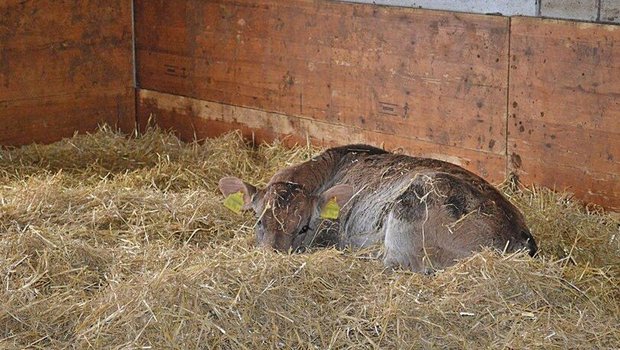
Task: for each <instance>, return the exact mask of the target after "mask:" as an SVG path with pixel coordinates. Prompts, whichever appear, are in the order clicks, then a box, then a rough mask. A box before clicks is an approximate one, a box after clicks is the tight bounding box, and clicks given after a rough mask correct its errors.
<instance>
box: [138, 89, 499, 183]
mask: <svg viewBox="0 0 620 350" xmlns="http://www.w3.org/2000/svg"><path fill="white" fill-rule="evenodd" d="M150 118H152V120H153V121H154V122H156V123H157V125H159V126H160V127H163V128H165V129H170V130H173V131H174V132H176V133H177V135H179V136H180V137H181V138H182V139H183V140H186V141H191V140H194V139H195V138H198V139H202V138H206V137H216V136H219V135H222V134H224V133H227V132H230V131H231V130H234V129H238V130H240V131H241V132H242V134H243V135H244V136H246V137H248V138H250V139H254V140H255V141H256V142H263V141H272V140H274V139H275V138H279V139H284V141H285V143H287V144H289V145H293V144H306V143H307V142H311V143H313V144H317V145H322V146H333V145H338V144H343V140H347V141H346V142H347V143H368V144H372V145H376V146H383V147H385V148H386V149H389V150H397V151H399V152H403V153H406V154H410V155H414V156H420V157H432V158H437V159H443V160H446V161H449V162H452V163H455V164H458V165H461V166H463V167H465V168H467V169H469V170H471V171H473V172H475V173H477V174H479V175H481V176H484V177H485V178H487V179H489V180H490V181H494V182H501V181H502V180H504V179H505V172H504V171H505V158H504V157H503V156H500V155H495V154H492V153H485V154H484V155H483V156H482V157H481V153H480V152H477V151H472V150H465V149H462V148H458V147H452V146H444V148H442V149H438V148H437V145H435V144H433V143H430V142H422V141H416V140H412V139H409V138H405V137H400V136H394V135H387V134H384V133H381V132H378V131H370V130H366V129H363V128H359V127H355V126H344V125H337V124H332V123H329V122H325V121H321V120H314V119H311V118H299V117H292V116H287V115H283V114H280V113H275V112H266V111H262V110H257V109H250V108H246V107H239V106H232V105H226V104H222V103H219V102H210V101H204V100H198V99H194V98H190V97H183V96H178V95H172V94H166V93H161V92H156V91H151V90H143V89H141V90H139V92H138V120H139V123H140V125H141V127H142V129H144V127H145V126H146V124H147V121H148V120H149V119H150ZM450 154H456V156H451V155H450Z"/></svg>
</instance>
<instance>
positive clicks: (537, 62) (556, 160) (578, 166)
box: [508, 18, 620, 210]
mask: <svg viewBox="0 0 620 350" xmlns="http://www.w3.org/2000/svg"><path fill="white" fill-rule="evenodd" d="M511 32H512V35H511V65H510V68H511V69H510V96H509V112H510V117H509V121H508V151H509V154H510V155H511V156H510V159H511V161H510V162H509V167H510V169H511V170H512V171H515V172H516V173H517V174H518V175H519V176H520V178H521V179H522V181H524V182H525V183H537V184H541V185H544V186H548V187H552V188H557V189H559V190H562V189H569V190H570V191H572V192H575V193H576V194H577V195H578V196H579V197H580V198H582V199H584V200H586V201H591V202H594V203H598V204H602V205H604V206H606V207H607V208H610V209H613V210H619V209H620V123H619V122H618V121H619V120H620V79H618V78H619V77H620V64H619V63H618V60H617V58H618V57H620V45H618V44H619V43H620V27H618V26H612V25H594V24H585V23H576V22H568V21H556V20H541V19H531V18H514V19H513V20H512V25H511Z"/></svg>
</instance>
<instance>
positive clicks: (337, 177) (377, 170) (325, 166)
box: [219, 145, 537, 272]
mask: <svg viewBox="0 0 620 350" xmlns="http://www.w3.org/2000/svg"><path fill="white" fill-rule="evenodd" d="M219 186H220V190H221V191H222V193H223V194H224V195H225V196H227V200H226V202H225V204H226V205H227V206H228V207H229V208H231V209H233V210H235V211H238V210H242V209H250V208H252V209H253V210H254V212H255V213H256V215H257V217H258V222H257V225H256V240H257V243H258V245H259V246H262V247H267V248H275V249H277V250H279V251H290V250H292V251H298V250H301V249H303V248H305V247H310V246H329V245H336V246H338V247H339V248H344V247H353V248H356V247H367V246H369V245H372V244H378V243H383V245H384V248H385V251H384V255H383V256H384V263H385V265H386V266H390V267H404V268H408V269H411V270H413V271H416V272H429V271H432V270H435V269H441V268H444V267H447V266H450V265H452V264H454V263H455V261H456V260H457V259H460V258H464V257H467V256H469V255H471V254H472V252H476V251H479V250H481V249H482V248H484V247H492V248H497V249H499V250H502V251H516V250H519V249H525V250H527V251H529V253H530V254H531V255H533V254H534V253H535V252H536V250H537V247H536V243H535V242H534V238H533V237H532V235H531V234H530V231H529V230H528V228H527V226H526V224H525V220H524V218H523V215H522V214H521V213H520V212H519V210H518V209H517V208H516V207H515V206H513V205H512V204H511V203H510V202H509V201H508V200H506V199H505V198H504V197H503V196H502V195H501V194H500V193H499V191H498V190H497V189H495V188H494V187H493V186H492V185H490V184H489V183H488V182H486V181H485V180H484V179H482V178H480V177H479V176H476V175H474V174H473V173H471V172H469V171H467V170H465V169H463V168H461V167H459V166H457V165H454V164H451V163H447V162H443V161H439V160H435V159H428V158H414V157H409V156H405V155H398V154H393V153H389V152H386V151H384V150H382V149H379V148H375V147H371V146H367V145H349V146H343V147H336V148H331V149H328V150H327V151H325V152H324V153H322V154H320V155H319V156H317V157H315V158H313V159H311V160H309V161H307V162H304V163H301V164H298V165H295V166H291V167H288V168H285V169H283V170H280V171H279V172H277V173H276V174H275V175H274V176H273V177H272V178H271V180H270V181H269V183H268V184H267V187H266V188H264V189H257V188H256V187H254V186H252V185H250V184H248V183H245V182H243V181H242V180H240V179H238V178H235V177H226V178H223V179H221V180H220V184H219Z"/></svg>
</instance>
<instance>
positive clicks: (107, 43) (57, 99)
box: [0, 0, 135, 146]
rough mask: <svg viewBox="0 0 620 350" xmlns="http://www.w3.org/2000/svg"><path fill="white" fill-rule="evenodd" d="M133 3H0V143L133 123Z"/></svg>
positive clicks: (128, 0) (114, 0) (51, 138)
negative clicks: (100, 126)
mask: <svg viewBox="0 0 620 350" xmlns="http://www.w3.org/2000/svg"><path fill="white" fill-rule="evenodd" d="M131 10H132V1H131V0H109V1H52V0H41V1H18V0H2V2H0V145H5V146H6V145H21V144H26V143H31V142H51V141H55V140H58V139H60V138H62V137H66V136H71V135H72V134H73V133H74V132H75V131H89V130H93V129H95V128H96V127H97V125H98V124H99V123H102V122H107V123H108V124H111V125H115V126H118V127H120V128H122V129H123V130H126V131H131V129H133V128H134V125H135V89H134V82H133V62H132V61H133V58H132V57H133V52H132V51H133V47H132V12H131Z"/></svg>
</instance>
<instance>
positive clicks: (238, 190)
mask: <svg viewBox="0 0 620 350" xmlns="http://www.w3.org/2000/svg"><path fill="white" fill-rule="evenodd" d="M219 187H220V191H221V192H222V194H223V195H224V197H226V199H225V201H224V205H225V206H226V207H227V208H228V209H230V210H232V211H234V212H237V213H238V212H240V211H241V210H248V209H251V208H252V196H254V194H256V187H254V186H252V185H250V184H248V183H246V182H243V181H242V180H241V179H238V178H236V177H225V178H222V179H221V180H220V182H219Z"/></svg>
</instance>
